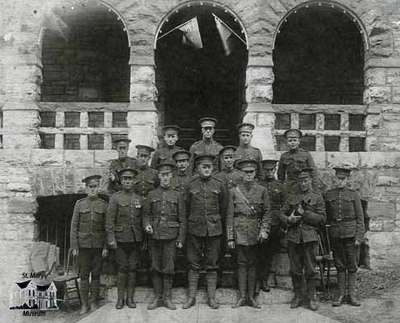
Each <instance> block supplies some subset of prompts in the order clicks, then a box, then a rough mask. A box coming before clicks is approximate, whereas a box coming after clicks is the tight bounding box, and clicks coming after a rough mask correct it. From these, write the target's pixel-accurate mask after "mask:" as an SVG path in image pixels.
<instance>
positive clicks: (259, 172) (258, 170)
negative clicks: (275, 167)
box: [256, 148, 262, 178]
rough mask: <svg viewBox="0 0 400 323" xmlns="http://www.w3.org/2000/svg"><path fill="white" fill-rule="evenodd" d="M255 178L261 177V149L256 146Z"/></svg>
mask: <svg viewBox="0 0 400 323" xmlns="http://www.w3.org/2000/svg"><path fill="white" fill-rule="evenodd" d="M256 160H257V178H261V169H262V166H261V161H262V154H261V150H260V149H258V148H257V158H256Z"/></svg>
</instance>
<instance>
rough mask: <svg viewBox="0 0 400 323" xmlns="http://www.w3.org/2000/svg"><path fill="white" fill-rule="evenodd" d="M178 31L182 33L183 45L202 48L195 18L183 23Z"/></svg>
mask: <svg viewBox="0 0 400 323" xmlns="http://www.w3.org/2000/svg"><path fill="white" fill-rule="evenodd" d="M178 29H179V30H181V31H182V32H183V37H182V40H183V43H184V44H188V45H190V46H193V47H194V48H203V42H202V41H201V35H200V29H199V24H198V22H197V17H194V18H192V19H190V20H189V21H187V22H185V23H184V24H183V25H181V26H180V27H179V28H178Z"/></svg>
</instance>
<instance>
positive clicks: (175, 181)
mask: <svg viewBox="0 0 400 323" xmlns="http://www.w3.org/2000/svg"><path fill="white" fill-rule="evenodd" d="M191 178H192V176H191V175H190V174H189V170H186V172H184V173H181V172H180V171H179V170H178V171H176V172H175V173H174V176H173V177H172V180H171V188H173V189H174V190H176V191H179V192H181V193H183V192H184V191H185V186H186V185H187V183H188V182H189V181H190V180H191Z"/></svg>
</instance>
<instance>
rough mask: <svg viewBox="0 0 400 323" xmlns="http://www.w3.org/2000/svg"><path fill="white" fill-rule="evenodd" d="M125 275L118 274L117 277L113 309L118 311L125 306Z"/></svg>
mask: <svg viewBox="0 0 400 323" xmlns="http://www.w3.org/2000/svg"><path fill="white" fill-rule="evenodd" d="M126 278H127V274H126V273H118V277H117V293H118V299H117V304H115V308H116V309H117V310H120V309H121V308H123V307H124V305H125V286H126Z"/></svg>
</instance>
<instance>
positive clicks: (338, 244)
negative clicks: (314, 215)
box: [325, 187, 365, 306]
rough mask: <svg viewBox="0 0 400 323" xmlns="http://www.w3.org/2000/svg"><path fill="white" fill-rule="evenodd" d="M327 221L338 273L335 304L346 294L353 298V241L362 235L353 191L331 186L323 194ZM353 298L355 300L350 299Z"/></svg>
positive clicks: (358, 200) (362, 227)
mask: <svg viewBox="0 0 400 323" xmlns="http://www.w3.org/2000/svg"><path fill="white" fill-rule="evenodd" d="M325 202H326V213H327V223H328V224H329V225H330V228H329V233H330V238H331V243H332V249H333V255H334V261H335V267H336V270H337V272H338V285H339V298H340V299H338V300H337V301H338V302H337V303H335V305H336V306H339V305H340V304H341V303H342V301H343V298H344V296H345V293H346V284H345V283H346V274H347V276H348V277H347V278H348V279H347V287H348V289H349V294H350V296H351V297H352V298H353V299H354V297H355V295H354V293H355V281H356V272H357V251H358V250H357V247H356V244H355V241H356V240H357V241H359V242H361V241H362V240H363V237H364V230H365V228H364V218H363V210H362V205H361V201H360V196H359V194H358V193H357V192H355V191H353V190H351V189H349V188H346V187H344V188H339V187H338V188H334V189H331V190H328V191H327V192H326V195H325ZM354 300H355V299H354Z"/></svg>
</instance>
